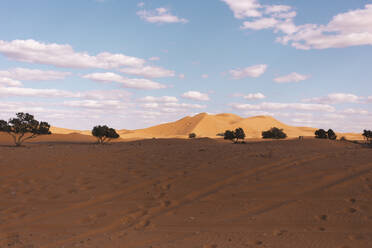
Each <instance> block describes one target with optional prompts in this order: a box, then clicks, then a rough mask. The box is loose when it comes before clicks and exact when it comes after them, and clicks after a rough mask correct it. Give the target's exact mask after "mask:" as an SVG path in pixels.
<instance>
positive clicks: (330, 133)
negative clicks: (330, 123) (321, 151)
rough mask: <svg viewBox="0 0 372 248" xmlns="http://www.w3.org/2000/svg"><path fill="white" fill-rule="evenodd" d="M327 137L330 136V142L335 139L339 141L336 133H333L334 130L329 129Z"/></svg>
mask: <svg viewBox="0 0 372 248" xmlns="http://www.w3.org/2000/svg"><path fill="white" fill-rule="evenodd" d="M327 136H328V139H330V140H335V139H337V135H336V134H335V132H333V130H332V129H329V130H328V131H327Z"/></svg>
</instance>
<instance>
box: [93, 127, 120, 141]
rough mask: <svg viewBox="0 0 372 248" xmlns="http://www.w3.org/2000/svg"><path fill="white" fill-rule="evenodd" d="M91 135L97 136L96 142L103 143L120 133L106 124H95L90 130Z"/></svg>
mask: <svg viewBox="0 0 372 248" xmlns="http://www.w3.org/2000/svg"><path fill="white" fill-rule="evenodd" d="M92 135H93V136H94V137H96V138H97V141H98V144H102V145H103V144H105V143H107V142H110V140H112V139H117V138H119V137H120V135H119V134H118V133H117V132H116V131H115V129H113V128H109V127H108V126H106V125H105V126H95V127H94V128H93V130H92Z"/></svg>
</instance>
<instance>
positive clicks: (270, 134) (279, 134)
mask: <svg viewBox="0 0 372 248" xmlns="http://www.w3.org/2000/svg"><path fill="white" fill-rule="evenodd" d="M262 138H263V139H285V138H287V134H286V133H284V131H283V129H279V128H277V127H273V128H271V129H270V130H267V131H263V132H262Z"/></svg>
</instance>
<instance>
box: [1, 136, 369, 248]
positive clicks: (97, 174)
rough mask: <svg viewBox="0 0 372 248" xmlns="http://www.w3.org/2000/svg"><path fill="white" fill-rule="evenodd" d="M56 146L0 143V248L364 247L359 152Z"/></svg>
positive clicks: (324, 143)
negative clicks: (22, 145)
mask: <svg viewBox="0 0 372 248" xmlns="http://www.w3.org/2000/svg"><path fill="white" fill-rule="evenodd" d="M54 137H55V136H54ZM62 137H65V136H62V135H61V136H60V139H59V141H60V142H52V141H44V142H39V143H29V144H27V145H26V146H25V147H21V148H14V147H9V146H7V144H8V143H7V141H6V140H4V139H2V140H1V146H0V158H1V160H0V161H1V162H0V170H1V174H0V247H1V248H3V247H24V248H26V247H27V248H31V247H32V248H38V247H66V248H67V247H99V248H101V247H127V248H150V247H152V248H171V247H172V248H238V247H239V248H240V247H270V248H285V247H291V248H301V247H319V248H320V247H322V248H323V247H327V248H328V247H329V248H347V247H349V248H368V247H372V149H369V148H365V147H362V146H361V145H358V144H353V143H349V142H341V141H328V140H315V139H305V140H302V141H301V140H285V141H267V142H249V143H247V144H244V145H236V144H231V143H230V142H225V141H222V140H212V139H195V140H182V139H179V140H177V139H150V140H144V141H132V142H122V143H121V142H120V143H114V144H109V145H105V146H99V145H95V144H92V143H89V142H90V140H84V141H81V142H79V139H78V138H76V140H70V141H69V140H68V139H71V137H67V138H65V140H63V138H62ZM74 137H75V136H74ZM76 137H78V136H76ZM90 138H91V137H90ZM88 141H89V142H88Z"/></svg>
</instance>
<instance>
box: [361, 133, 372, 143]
mask: <svg viewBox="0 0 372 248" xmlns="http://www.w3.org/2000/svg"><path fill="white" fill-rule="evenodd" d="M363 136H364V139H365V140H366V141H367V142H370V143H372V131H371V130H363Z"/></svg>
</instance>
